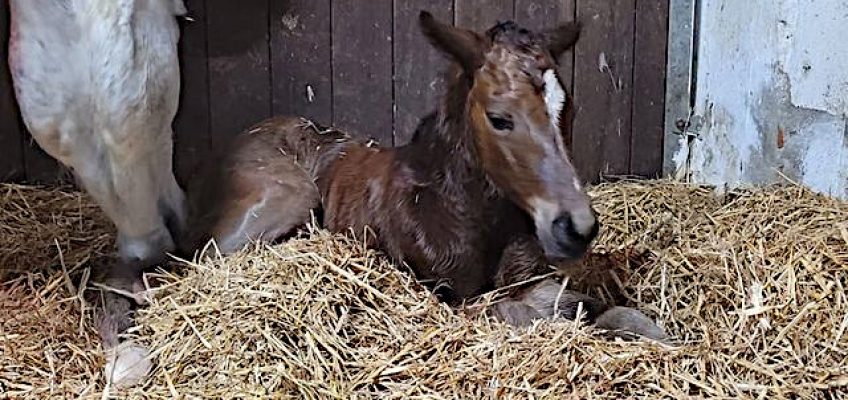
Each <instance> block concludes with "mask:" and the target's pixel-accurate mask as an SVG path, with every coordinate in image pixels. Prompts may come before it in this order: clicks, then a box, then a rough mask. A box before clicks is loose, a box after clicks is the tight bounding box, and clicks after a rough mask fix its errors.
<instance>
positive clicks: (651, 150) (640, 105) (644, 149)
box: [630, 0, 668, 178]
mask: <svg viewBox="0 0 848 400" xmlns="http://www.w3.org/2000/svg"><path fill="white" fill-rule="evenodd" d="M635 34H636V38H635V42H634V43H635V44H634V51H633V53H634V60H633V131H632V136H631V139H630V149H631V150H630V151H631V153H630V173H631V174H634V175H640V176H645V177H650V178H654V177H658V176H659V175H660V174H661V173H662V165H663V135H664V122H665V121H664V119H665V71H666V53H667V50H668V0H636V26H635Z"/></svg>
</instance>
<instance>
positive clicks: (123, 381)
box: [105, 341, 153, 389]
mask: <svg viewBox="0 0 848 400" xmlns="http://www.w3.org/2000/svg"><path fill="white" fill-rule="evenodd" d="M152 367H153V363H152V362H151V361H150V352H149V351H148V350H147V348H145V347H144V346H141V345H139V344H137V343H134V342H132V341H125V342H123V343H121V344H119V345H118V346H116V347H114V348H111V349H109V350H106V368H105V369H106V371H105V372H106V381H107V383H108V384H109V386H111V387H114V388H117V389H124V388H128V387H131V386H135V385H137V384H139V383H141V382H142V381H143V380H144V379H145V378H146V377H147V375H148V374H150V370H151V369H152Z"/></svg>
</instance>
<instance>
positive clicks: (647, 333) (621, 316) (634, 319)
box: [595, 307, 669, 343]
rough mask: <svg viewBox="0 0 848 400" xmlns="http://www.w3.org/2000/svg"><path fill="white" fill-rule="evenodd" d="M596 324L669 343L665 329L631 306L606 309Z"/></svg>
mask: <svg viewBox="0 0 848 400" xmlns="http://www.w3.org/2000/svg"><path fill="white" fill-rule="evenodd" d="M595 326H597V327H598V328H601V329H608V330H611V331H624V332H627V333H632V334H636V335H639V336H644V337H646V338H648V339H653V340H656V341H658V342H662V343H667V342H668V340H669V338H668V336H667V335H666V333H665V331H663V329H662V328H660V327H659V326H657V324H655V323H654V322H653V321H651V319H650V318H648V317H647V316H646V315H645V314H642V312H640V311H638V310H635V309H632V308H629V307H613V308H610V309H609V310H606V311H605V312H604V313H603V314H601V315H600V316H598V318H597V319H596V320H595Z"/></svg>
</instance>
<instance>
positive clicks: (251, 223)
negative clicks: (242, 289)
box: [184, 117, 348, 253]
mask: <svg viewBox="0 0 848 400" xmlns="http://www.w3.org/2000/svg"><path fill="white" fill-rule="evenodd" d="M347 141H348V138H347V136H346V135H344V134H343V133H341V132H338V131H336V130H331V129H327V128H324V127H322V126H318V125H315V124H314V123H312V122H311V121H307V120H305V119H301V118H294V117H275V118H270V119H268V120H265V121H262V122H260V123H258V124H256V125H254V126H252V127H251V128H249V129H247V130H246V131H245V132H243V133H241V134H239V135H237V136H235V137H233V138H231V139H229V140H227V141H222V142H218V143H216V145H215V146H214V147H215V148H213V152H212V154H211V155H210V156H209V157H208V158H207V159H206V160H205V161H204V163H203V165H202V166H201V167H200V171H201V172H200V174H199V176H198V177H197V178H196V179H195V180H194V181H192V182H191V183H189V186H188V198H189V213H190V216H189V220H190V226H191V228H190V229H189V233H188V235H189V236H188V237H187V238H186V240H185V241H184V247H185V250H188V251H192V250H195V249H196V248H197V247H198V246H200V245H202V244H203V243H204V242H205V241H206V240H208V239H210V238H211V239H214V240H215V241H216V244H217V246H218V247H219V249H220V250H221V251H222V252H224V253H231V252H235V251H238V250H240V249H241V248H243V247H244V246H245V245H247V244H248V243H249V242H250V241H252V240H265V241H276V240H278V239H280V238H284V237H286V236H287V235H289V234H291V233H293V232H294V230H295V229H297V228H299V227H301V226H303V225H305V224H306V223H308V222H309V221H310V219H311V218H312V216H313V212H314V211H320V208H321V195H320V193H319V191H318V187H317V186H316V184H315V176H316V175H317V174H318V173H319V172H320V171H322V170H323V169H325V168H327V165H328V164H329V161H330V160H331V159H332V158H333V157H334V155H336V154H338V153H339V152H340V151H342V148H343V147H344V146H345V144H346V143H347Z"/></svg>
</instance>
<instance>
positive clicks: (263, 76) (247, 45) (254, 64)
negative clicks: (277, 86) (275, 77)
mask: <svg viewBox="0 0 848 400" xmlns="http://www.w3.org/2000/svg"><path fill="white" fill-rule="evenodd" d="M268 9H269V8H268V0H244V1H232V0H207V1H206V21H207V26H208V28H207V32H208V37H207V40H208V50H209V93H210V95H209V96H210V97H209V108H210V113H211V124H212V125H211V140H212V141H213V142H214V140H215V138H216V137H222V136H229V135H236V134H238V133H239V132H240V131H242V130H244V129H245V128H247V127H248V126H250V125H252V124H254V123H256V122H259V121H260V120H262V119H264V118H267V117H269V116H270V115H271V82H270V81H271V72H270V67H269V59H268V53H269V47H268V22H269V20H268Z"/></svg>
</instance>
